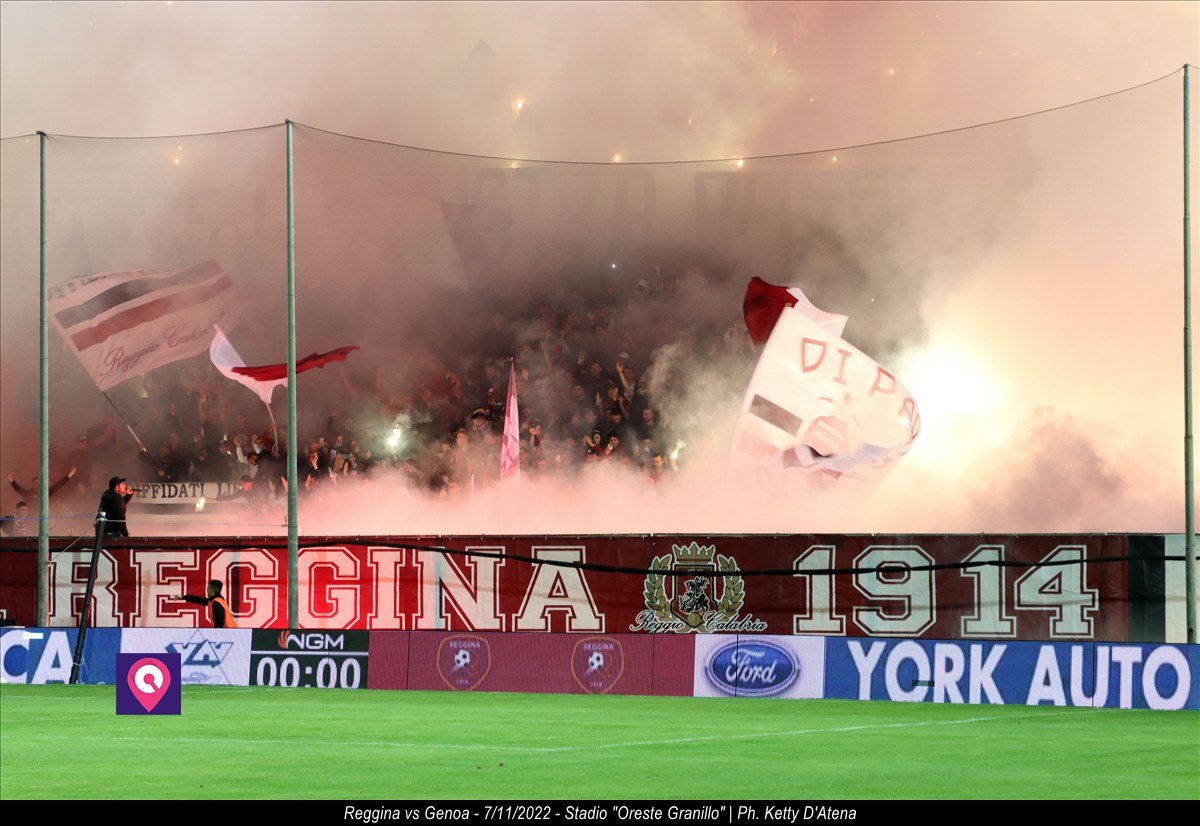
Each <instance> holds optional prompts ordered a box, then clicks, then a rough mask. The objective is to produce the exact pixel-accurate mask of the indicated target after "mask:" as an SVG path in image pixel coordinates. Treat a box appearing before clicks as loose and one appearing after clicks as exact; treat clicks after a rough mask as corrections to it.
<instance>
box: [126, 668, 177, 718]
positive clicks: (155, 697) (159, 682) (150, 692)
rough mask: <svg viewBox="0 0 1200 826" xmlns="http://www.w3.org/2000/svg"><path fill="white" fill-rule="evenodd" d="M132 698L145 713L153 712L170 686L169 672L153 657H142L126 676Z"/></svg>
mask: <svg viewBox="0 0 1200 826" xmlns="http://www.w3.org/2000/svg"><path fill="white" fill-rule="evenodd" d="M126 679H127V681H128V682H129V690H130V691H131V692H132V693H133V698H134V699H135V700H137V701H138V704H139V705H141V707H142V708H144V709H146V711H147V712H150V711H153V710H154V707H155V706H156V705H158V703H159V701H160V700H162V698H163V696H164V695H165V694H166V693H167V689H168V688H170V686H171V670H170V669H169V668H167V666H166V665H165V664H164V663H163V662H162V661H161V660H159V659H157V658H155V657H142V659H140V660H138V661H137V662H135V663H134V664H133V665H132V666H130V668H129V671H128V672H127V676H126Z"/></svg>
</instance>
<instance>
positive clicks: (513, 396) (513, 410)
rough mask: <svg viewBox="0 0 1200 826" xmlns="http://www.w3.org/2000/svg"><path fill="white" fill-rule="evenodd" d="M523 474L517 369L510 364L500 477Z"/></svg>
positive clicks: (506, 477) (501, 447)
mask: <svg viewBox="0 0 1200 826" xmlns="http://www.w3.org/2000/svg"><path fill="white" fill-rule="evenodd" d="M520 475H521V418H520V415H519V413H518V412H517V371H516V368H515V367H514V366H513V364H512V362H509V365H508V401H507V402H506V403H505V405H504V438H503V440H502V441H501V443H500V478H501V479H511V478H513V477H519V476H520Z"/></svg>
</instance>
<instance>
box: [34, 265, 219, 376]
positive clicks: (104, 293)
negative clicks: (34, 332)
mask: <svg viewBox="0 0 1200 826" xmlns="http://www.w3.org/2000/svg"><path fill="white" fill-rule="evenodd" d="M47 309H48V311H49V314H50V321H51V323H53V325H54V328H55V329H56V330H58V332H59V333H60V334H61V335H62V337H63V339H65V340H66V342H67V344H68V345H69V346H70V348H71V351H72V352H73V353H75V356H76V358H78V359H79V363H80V364H82V365H83V368H84V369H85V370H87V372H88V375H90V376H91V377H92V380H93V381H94V382H96V386H97V387H99V388H100V389H101V390H102V391H103V390H108V389H109V388H111V387H115V386H116V385H118V384H120V383H121V382H124V381H128V380H129V379H132V378H135V377H137V376H140V375H142V374H143V373H146V372H149V371H150V370H153V369H155V368H156V367H162V366H163V365H164V364H170V363H171V362H173V361H178V360H179V359H185V358H190V357H191V356H194V355H197V354H199V353H203V352H204V351H205V350H207V349H208V346H209V342H211V341H212V337H213V325H214V324H218V323H220V324H223V325H224V326H225V327H232V326H233V325H235V324H237V322H238V321H239V320H240V319H241V307H240V303H239V301H238V300H237V290H236V288H235V287H234V285H233V281H231V280H230V278H229V276H228V275H226V274H225V271H224V270H223V269H222V268H221V265H220V264H218V263H217V262H216V261H202V262H200V263H198V264H192V265H191V266H188V267H181V268H179V269H173V270H129V271H125V272H102V273H95V274H93V275H84V276H81V277H79V278H74V279H71V280H70V281H64V282H62V283H60V284H55V285H54V286H53V287H51V288H50V290H49V298H48V302H47Z"/></svg>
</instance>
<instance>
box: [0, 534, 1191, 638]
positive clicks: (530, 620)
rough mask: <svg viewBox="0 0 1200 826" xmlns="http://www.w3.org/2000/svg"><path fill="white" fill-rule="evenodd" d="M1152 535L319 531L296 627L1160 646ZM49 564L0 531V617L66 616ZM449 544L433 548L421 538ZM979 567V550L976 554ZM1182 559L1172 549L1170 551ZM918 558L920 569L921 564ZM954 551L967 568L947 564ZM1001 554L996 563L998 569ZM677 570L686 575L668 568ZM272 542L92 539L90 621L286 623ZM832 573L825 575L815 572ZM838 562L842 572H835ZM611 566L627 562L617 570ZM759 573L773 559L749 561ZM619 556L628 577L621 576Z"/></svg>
mask: <svg viewBox="0 0 1200 826" xmlns="http://www.w3.org/2000/svg"><path fill="white" fill-rule="evenodd" d="M1168 539H1170V538H1169V537H1165V536H1163V535H1074V536H1073V535H1021V536H1014V535H978V536H946V535H940V536H938V535H930V536H881V535H872V536H863V535H844V536H830V535H821V536H804V535H790V536H609V537H596V536H556V537H528V536H525V537H486V538H467V537H355V538H346V537H322V538H309V539H305V540H303V542H302V545H303V547H302V548H301V550H300V553H299V572H300V573H299V577H300V581H299V586H300V607H299V625H300V627H301V628H304V629H326V630H334V629H336V630H354V629H357V630H368V629H370V630H385V629H390V630H446V631H475V632H491V631H508V632H526V631H537V632H572V633H579V634H614V633H626V632H635V633H646V634H668V635H674V634H684V635H688V634H691V633H705V632H716V633H741V634H747V633H760V634H810V635H828V636H849V637H881V638H891V637H905V638H922V639H1023V640H1092V639H1103V640H1110V641H1117V642H1162V641H1164V640H1166V639H1167V633H1168V630H1167V629H1168V618H1172V624H1174V623H1175V622H1177V618H1176V617H1175V615H1176V614H1178V615H1179V616H1182V612H1181V610H1180V606H1177V605H1175V604H1174V602H1178V601H1181V599H1182V597H1181V596H1179V598H1178V599H1176V596H1178V595H1175V594H1174V586H1173V585H1171V584H1169V583H1168V581H1167V576H1166V571H1167V567H1166V565H1167V563H1166V562H1165V561H1164V558H1163V557H1164V553H1165V552H1166V547H1167V542H1168ZM59 544H61V546H62V547H64V548H66V546H67V545H68V544H69V543H68V542H66V541H58V540H56V542H55V543H52V554H51V561H50V565H49V570H48V574H49V581H50V594H49V599H48V606H49V611H48V616H47V617H44V618H38V617H35V616H34V606H35V604H36V598H35V597H36V594H35V590H36V578H37V577H36V543H35V540H33V539H26V538H6V539H5V540H4V541H3V545H0V548H2V551H3V552H0V612H2V616H0V619H3V620H5V621H6V622H8V623H16V624H21V625H44V626H48V627H69V626H72V625H75V624H77V623H78V617H79V613H80V610H81V608H82V602H83V593H84V589H85V586H86V582H87V574H88V571H87V568H88V560H89V559H90V550H89V549H87V548H84V547H81V545H82V543H79V542H78V540H73V544H72V545H71V547H70V548H69V549H65V550H61V551H55V548H54V546H56V545H59ZM439 548H446V549H448V551H447V552H442V551H440V550H438V549H439ZM984 563H986V564H984ZM1180 564H1182V563H1180ZM924 566H928V567H932V568H933V570H920V568H922V567H924ZM963 566H968V567H963ZM1006 566H1007V567H1006ZM672 568H673V569H684V570H688V571H694V572H695V573H696V574H697V575H691V576H689V575H684V576H679V577H672V576H669V575H663V574H662V573H659V572H660V571H663V570H666V569H672ZM287 569H288V566H287V551H286V547H285V546H284V544H283V543H282V541H281V540H280V538H278V537H271V538H249V539H247V538H183V539H164V538H148V539H135V540H124V541H122V542H120V543H116V542H113V543H110V544H106V547H105V548H104V549H103V550H102V552H101V554H100V559H99V564H98V569H97V578H96V588H95V595H94V597H93V610H92V622H93V623H94V624H95V625H97V626H100V627H128V628H139V627H140V628H161V627H183V628H189V627H190V628H195V627H200V626H203V625H205V624H206V623H207V619H206V618H205V617H204V610H203V609H202V608H200V607H197V606H194V605H190V604H187V603H183V602H179V601H176V600H175V599H174V597H176V596H178V595H179V594H180V593H181V592H184V591H186V592H188V593H193V594H201V593H203V592H204V588H205V583H207V582H208V580H210V579H219V580H222V581H223V582H225V584H226V588H225V593H226V597H227V599H228V601H229V603H230V605H231V607H232V608H233V611H234V613H235V615H236V616H237V618H238V622H239V625H241V626H242V627H253V628H268V629H282V628H283V627H284V626H285V625H286V621H287V592H288V587H287V586H288V583H287ZM829 569H842V571H843V572H842V573H839V574H838V575H836V576H828V575H826V574H825V573H823V572H824V571H827V570H829ZM845 569H852V570H845ZM618 571H625V572H624V573H621V572H618ZM763 571H773V572H775V573H774V574H771V575H759V574H757V573H756V572H763ZM631 572H632V573H631Z"/></svg>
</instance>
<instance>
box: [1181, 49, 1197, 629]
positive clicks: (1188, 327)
mask: <svg viewBox="0 0 1200 826" xmlns="http://www.w3.org/2000/svg"><path fill="white" fill-rule="evenodd" d="M1188 80H1189V78H1188V66H1187V64H1184V67H1183V477H1184V478H1183V498H1184V506H1183V509H1184V527H1183V530H1184V566H1185V568H1186V570H1185V571H1184V575H1183V581H1184V583H1185V585H1184V592H1185V594H1186V597H1187V608H1186V609H1185V610H1186V616H1187V641H1188V642H1189V643H1194V642H1196V483H1195V479H1194V476H1193V471H1192V210H1191V197H1192V193H1191V183H1192V181H1191V166H1192V151H1191V132H1192V128H1191V112H1190V106H1191V103H1190V98H1191V90H1190V88H1189V85H1188Z"/></svg>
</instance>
